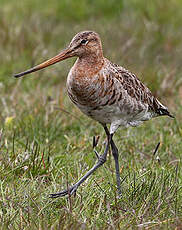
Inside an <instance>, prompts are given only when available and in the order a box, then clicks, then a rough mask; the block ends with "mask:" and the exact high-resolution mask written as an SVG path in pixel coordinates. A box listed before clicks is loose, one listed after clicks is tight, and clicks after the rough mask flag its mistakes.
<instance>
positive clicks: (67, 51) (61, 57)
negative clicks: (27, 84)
mask: <svg viewBox="0 0 182 230" xmlns="http://www.w3.org/2000/svg"><path fill="white" fill-rule="evenodd" d="M69 57H72V50H71V49H70V48H67V49H65V50H63V51H61V52H60V53H59V54H58V55H56V56H55V57H53V58H51V59H49V60H47V61H45V62H43V63H41V64H39V65H37V66H35V67H33V68H31V69H28V70H26V71H24V72H21V73H18V74H15V75H13V76H14V77H16V78H18V77H22V76H24V75H26V74H29V73H33V72H36V71H38V70H40V69H44V68H46V67H48V66H50V65H53V64H55V63H57V62H60V61H62V60H64V59H66V58H69Z"/></svg>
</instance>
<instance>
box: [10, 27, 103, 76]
mask: <svg viewBox="0 0 182 230" xmlns="http://www.w3.org/2000/svg"><path fill="white" fill-rule="evenodd" d="M92 54H95V55H100V54H102V46H101V40H100V37H99V35H98V34H97V33H95V32H93V31H83V32H80V33H78V34H76V35H75V36H74V37H73V39H72V40H71V42H70V44H69V45H68V47H67V48H66V49H64V50H62V51H61V52H60V53H59V54H58V55H56V56H55V57H53V58H51V59H49V60H47V61H45V62H43V63H41V64H39V65H37V66H35V67H33V68H31V69H28V70H26V71H24V72H21V73H18V74H15V75H14V77H16V78H18V77H21V76H24V75H26V74H29V73H32V72H36V71H38V70H41V69H44V68H46V67H48V66H50V65H53V64H55V63H57V62H60V61H63V60H65V59H67V58H70V57H74V56H76V57H79V58H84V57H85V56H89V55H92Z"/></svg>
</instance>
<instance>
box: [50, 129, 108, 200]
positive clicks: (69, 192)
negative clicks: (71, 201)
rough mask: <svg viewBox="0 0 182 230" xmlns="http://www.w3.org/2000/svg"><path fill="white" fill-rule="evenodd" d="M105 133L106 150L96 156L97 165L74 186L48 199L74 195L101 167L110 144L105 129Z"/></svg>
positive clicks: (51, 195)
mask: <svg viewBox="0 0 182 230" xmlns="http://www.w3.org/2000/svg"><path fill="white" fill-rule="evenodd" d="M104 129H105V131H106V135H107V144H106V148H105V151H104V153H103V154H102V155H98V156H97V157H98V160H97V163H96V164H95V165H94V166H93V167H92V168H91V169H90V170H89V171H88V172H87V173H86V174H85V175H84V176H83V177H82V178H81V179H80V180H79V181H78V182H77V183H75V184H74V185H72V186H71V187H70V188H68V189H66V190H64V191H61V192H59V193H55V194H50V198H57V197H62V196H66V195H72V194H73V193H76V190H77V188H78V187H79V186H80V185H81V184H82V183H83V182H84V181H85V180H86V179H87V178H88V177H89V176H90V175H91V174H92V173H93V172H94V171H95V170H96V169H97V168H99V167H100V166H101V165H103V164H104V163H105V162H106V158H107V153H108V151H109V145H110V143H111V135H110V133H109V132H107V131H108V130H106V129H107V127H106V128H105V127H104Z"/></svg>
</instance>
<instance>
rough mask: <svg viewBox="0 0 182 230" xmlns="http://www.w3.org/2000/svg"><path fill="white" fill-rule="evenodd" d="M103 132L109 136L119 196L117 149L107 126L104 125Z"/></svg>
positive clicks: (119, 181)
mask: <svg viewBox="0 0 182 230" xmlns="http://www.w3.org/2000/svg"><path fill="white" fill-rule="evenodd" d="M104 129H105V132H106V134H107V135H110V136H111V141H110V144H111V150H112V155H113V157H114V161H115V169H116V183H117V189H118V194H119V196H121V179H120V172H119V161H118V149H117V147H116V145H115V143H114V141H113V139H112V138H113V134H110V133H109V130H108V128H107V126H106V125H105V126H104Z"/></svg>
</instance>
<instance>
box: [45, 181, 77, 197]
mask: <svg viewBox="0 0 182 230" xmlns="http://www.w3.org/2000/svg"><path fill="white" fill-rule="evenodd" d="M77 188H78V185H77V184H74V185H73V186H71V187H70V188H68V189H66V190H63V191H62V192H58V193H52V194H49V198H57V197H63V196H66V195H69V196H71V195H73V194H75V195H76V191H77Z"/></svg>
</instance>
